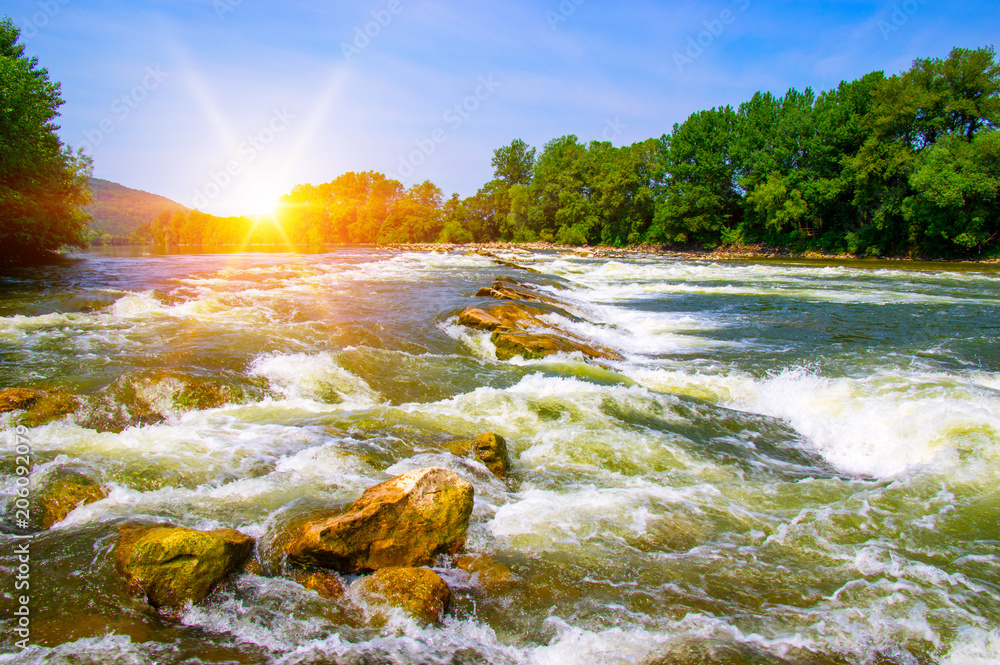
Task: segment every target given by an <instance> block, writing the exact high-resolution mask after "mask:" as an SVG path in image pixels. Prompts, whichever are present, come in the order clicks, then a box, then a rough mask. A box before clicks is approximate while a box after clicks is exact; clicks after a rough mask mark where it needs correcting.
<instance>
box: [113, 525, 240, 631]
mask: <svg viewBox="0 0 1000 665" xmlns="http://www.w3.org/2000/svg"><path fill="white" fill-rule="evenodd" d="M253 548H254V540H253V538H251V537H249V536H246V535H244V534H242V533H240V532H239V531H235V530H233V529H218V530H216V531H196V530H194V529H185V528H181V527H176V526H172V525H167V524H161V525H156V526H148V527H139V528H136V529H131V530H128V531H126V532H125V533H124V534H122V536H121V538H120V539H119V541H118V547H117V549H116V551H115V564H116V568H117V570H118V572H119V574H120V575H122V577H123V578H124V579H125V582H126V584H127V586H128V589H129V592H131V593H136V594H141V595H143V596H144V597H145V598H146V600H147V602H148V603H149V604H150V605H152V606H153V607H155V608H157V609H161V608H163V609H167V610H170V611H178V610H181V609H183V608H184V606H185V605H186V604H187V603H199V602H201V601H202V600H204V599H205V597H206V596H208V594H209V593H210V592H211V591H212V589H213V588H214V587H215V586H216V585H217V584H218V583H219V582H221V581H222V580H224V579H225V578H226V577H228V576H229V575H231V574H233V573H235V572H237V571H239V570H241V569H242V567H243V565H244V564H245V563H246V562H247V560H248V559H249V558H250V556H251V555H252V554H253Z"/></svg>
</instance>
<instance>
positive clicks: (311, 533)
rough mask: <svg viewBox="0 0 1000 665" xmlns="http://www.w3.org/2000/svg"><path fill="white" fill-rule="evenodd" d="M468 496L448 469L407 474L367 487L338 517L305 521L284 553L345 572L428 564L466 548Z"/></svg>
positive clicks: (468, 488) (299, 561)
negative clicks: (441, 555)
mask: <svg viewBox="0 0 1000 665" xmlns="http://www.w3.org/2000/svg"><path fill="white" fill-rule="evenodd" d="M472 498H473V489H472V485H471V484H470V483H467V482H465V481H464V480H462V479H461V478H459V477H458V476H457V475H456V474H455V473H454V472H452V471H448V470H446V469H420V470H416V471H410V472H408V473H404V474H403V475H401V476H397V477H396V478H393V479H391V480H388V481H386V482H384V483H381V484H379V485H376V486H374V487H370V488H368V489H367V490H365V492H364V493H363V494H362V495H361V498H360V499H358V500H357V501H355V502H354V503H353V504H351V505H350V506H349V507H348V508H347V509H346V510H345V511H344V512H343V514H340V515H337V516H334V517H326V518H322V519H318V520H314V521H307V522H306V523H305V524H303V525H302V527H301V528H300V529H299V530H298V532H297V533H295V534H292V537H290V538H289V540H288V543H287V544H286V545H285V552H286V553H287V555H288V560H289V561H290V562H292V563H295V564H298V565H302V566H320V567H323V568H333V569H334V570H338V571H340V572H344V573H362V572H369V571H373V570H379V569H380V568H392V567H403V568H408V567H412V566H422V565H429V564H431V563H433V561H434V558H435V557H436V556H437V555H439V554H455V553H456V552H458V551H459V550H460V549H461V548H462V547H463V546H464V545H465V535H466V531H467V530H468V527H469V516H470V515H471V514H472Z"/></svg>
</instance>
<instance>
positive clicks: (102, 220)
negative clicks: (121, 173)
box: [83, 178, 188, 237]
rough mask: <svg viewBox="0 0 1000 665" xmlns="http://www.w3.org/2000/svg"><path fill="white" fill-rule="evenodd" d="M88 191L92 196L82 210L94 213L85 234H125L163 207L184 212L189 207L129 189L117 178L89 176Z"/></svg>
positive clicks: (146, 220) (152, 218)
mask: <svg viewBox="0 0 1000 665" xmlns="http://www.w3.org/2000/svg"><path fill="white" fill-rule="evenodd" d="M89 183H90V191H91V193H92V194H93V200H92V201H91V203H90V205H87V206H85V207H84V208H83V211H84V212H86V213H88V214H89V215H91V216H93V220H92V221H91V222H90V229H89V231H88V235H91V236H98V237H99V236H101V235H102V234H104V233H108V234H110V235H113V236H127V235H128V234H130V233H132V232H133V231H135V230H136V229H137V228H139V227H140V226H142V225H143V224H148V223H149V222H152V221H153V220H155V219H156V217H157V215H159V214H160V213H161V212H162V211H164V210H170V211H171V212H187V211H188V208H187V207H185V206H182V205H181V204H180V203H177V202H176V201H171V200H170V199H168V198H166V197H163V196H158V195H156V194H150V193H149V192H143V191H140V190H138V189H129V188H128V187H125V186H123V185H119V184H118V183H116V182H110V181H108V180H101V179H99V178H90V179H89Z"/></svg>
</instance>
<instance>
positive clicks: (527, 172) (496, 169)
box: [490, 139, 535, 187]
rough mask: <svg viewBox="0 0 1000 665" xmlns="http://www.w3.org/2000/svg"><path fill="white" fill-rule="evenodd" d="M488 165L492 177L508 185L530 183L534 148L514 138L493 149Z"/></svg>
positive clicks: (533, 165)
mask: <svg viewBox="0 0 1000 665" xmlns="http://www.w3.org/2000/svg"><path fill="white" fill-rule="evenodd" d="M490 166H492V167H493V177H494V178H495V179H497V180H501V181H503V182H504V183H506V184H507V186H508V187H513V186H514V185H530V184H531V176H532V172H533V170H534V168H535V149H534V148H529V146H528V144H527V143H525V142H524V141H522V140H521V139H514V140H513V141H511V144H510V145H507V146H504V147H502V148H497V149H496V150H494V151H493V159H492V160H491V161H490Z"/></svg>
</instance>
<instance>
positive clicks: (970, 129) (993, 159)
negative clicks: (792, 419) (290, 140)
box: [150, 47, 1000, 258]
mask: <svg viewBox="0 0 1000 665" xmlns="http://www.w3.org/2000/svg"><path fill="white" fill-rule="evenodd" d="M998 123H1000V64H998V62H997V58H996V52H995V49H994V48H993V47H986V48H980V49H975V50H970V49H961V48H956V49H953V50H952V51H951V53H950V54H949V56H948V57H947V58H945V59H919V60H916V61H915V62H914V63H913V66H912V67H911V69H909V70H908V71H906V72H904V73H902V74H898V75H894V76H890V77H886V76H885V75H884V74H883V73H882V72H873V73H871V74H868V75H866V76H864V77H862V78H860V79H858V80H855V81H851V82H846V81H845V82H843V83H841V84H840V85H839V86H838V87H837V88H836V89H834V90H828V91H824V92H821V93H818V94H817V93H816V92H814V91H813V90H811V89H808V88H807V89H805V90H803V91H799V90H795V89H792V90H789V91H787V92H786V93H785V94H784V95H781V96H777V95H774V94H771V93H769V92H759V93H757V94H755V95H754V96H753V97H752V98H751V99H749V100H747V101H745V102H744V103H742V104H740V105H739V107H738V108H732V107H730V106H725V107H721V108H712V109H709V110H704V111H699V112H697V113H694V114H692V115H691V116H690V117H689V118H688V119H687V120H685V121H684V122H683V123H679V124H676V125H674V127H673V130H672V131H671V132H670V133H669V134H664V135H663V136H661V137H660V138H659V139H648V140H646V141H642V142H640V143H635V144H633V145H629V146H623V147H615V146H613V145H612V144H611V143H608V142H601V141H594V142H591V143H589V144H583V143H581V142H580V141H579V139H578V138H577V137H576V136H572V135H569V136H562V137H559V138H556V139H553V140H551V141H549V142H548V143H546V144H545V145H544V146H543V147H542V148H541V150H540V151H538V150H537V149H536V148H533V147H530V146H528V145H527V144H526V143H525V142H524V141H522V140H521V139H515V140H514V141H512V142H511V143H510V144H509V145H506V146H503V147H501V148H498V149H496V150H495V151H494V153H493V158H492V161H491V165H492V166H493V169H494V172H493V175H494V177H493V179H492V180H490V181H489V182H488V183H486V184H485V185H483V187H482V188H480V189H479V191H478V192H477V193H476V194H475V195H473V196H470V197H467V198H464V199H461V198H460V197H459V196H458V195H452V196H451V197H450V198H447V199H446V198H445V197H444V196H443V194H442V192H441V190H440V189H439V188H438V187H437V186H435V185H434V184H433V183H430V182H424V183H422V184H420V185H415V186H413V187H410V188H408V189H407V188H404V187H403V185H402V184H401V183H399V182H397V181H394V180H390V179H387V178H386V177H385V176H384V175H382V174H379V173H373V172H367V173H347V174H344V175H341V176H340V177H338V178H337V179H336V180H333V181H331V182H329V183H326V184H322V185H318V186H314V185H300V186H297V187H295V188H294V189H293V190H292V192H291V193H290V194H288V195H286V196H285V197H283V199H282V202H281V206H280V210H279V213H278V219H277V221H278V224H277V225H266V224H263V225H262V224H257V225H255V227H253V228H246V224H245V223H244V225H243V227H241V228H240V230H238V231H235V230H234V232H233V233H229V234H228V235H227V232H225V231H223V230H222V228H223V227H225V226H226V224H225V223H224V222H221V221H220V222H218V223H217V224H212V223H203V221H199V222H197V223H191V222H190V220H188V221H187V222H186V223H187V224H188V226H189V227H190V228H191V229H192V233H193V234H194V236H192V237H187V236H185V232H184V231H183V228H184V224H185V220H184V219H181V220H175V221H176V224H175V226H176V229H171V230H168V232H167V233H168V235H169V237H170V238H172V239H174V240H175V241H177V240H188V241H192V242H195V243H196V242H197V240H198V237H197V235H198V233H199V232H200V233H202V237H201V240H202V241H203V242H206V243H207V242H215V241H217V240H221V239H223V237H230V236H240V237H241V239H242V242H247V241H249V242H265V241H266V242H271V241H274V240H275V238H276V234H280V235H281V236H282V237H281V238H280V241H281V242H288V243H291V244H293V245H295V246H297V247H303V248H310V247H322V246H325V245H328V244H331V243H379V244H387V243H404V242H435V241H437V242H449V243H462V242H473V241H474V242H489V241H495V240H502V241H514V242H532V241H545V242H555V243H560V244H567V245H586V244H589V245H611V246H618V247H621V246H627V245H637V244H656V245H667V246H675V247H678V246H679V247H685V248H696V247H700V248H708V249H711V248H714V247H717V246H720V245H746V244H756V243H760V244H764V245H767V246H771V247H788V248H790V249H793V250H796V251H808V250H815V251H821V252H826V253H849V254H853V255H860V256H923V257H944V258H952V257H956V258H957V257H986V256H995V255H997V254H998V249H1000V246H998V245H1000V243H998V239H1000V198H998V197H1000V132H998ZM196 214H200V213H192V216H194V215H196ZM199 230H200V231H199ZM151 231H152V233H151V234H150V235H152V237H154V238H156V239H157V240H163V239H165V237H166V236H163V235H162V234H163V231H157V230H156V229H152V230H151ZM158 234H160V235H158Z"/></svg>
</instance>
